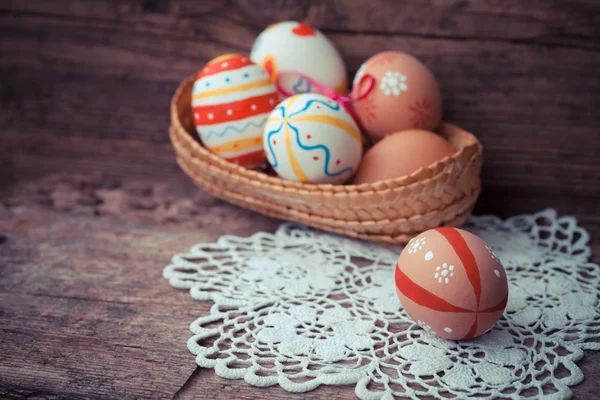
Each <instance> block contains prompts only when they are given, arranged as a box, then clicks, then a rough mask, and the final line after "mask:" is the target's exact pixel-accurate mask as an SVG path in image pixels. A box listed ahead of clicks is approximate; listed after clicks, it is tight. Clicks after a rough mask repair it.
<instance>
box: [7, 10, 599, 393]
mask: <svg viewBox="0 0 600 400" xmlns="http://www.w3.org/2000/svg"><path fill="white" fill-rule="evenodd" d="M362 3H363V2H358V1H350V0H347V1H328V2H325V1H291V0H290V1H286V0H280V1H276V2H272V1H267V0H262V1H261V0H256V1H247V2H242V1H228V2H221V1H202V2H194V1H168V0H167V1H156V0H155V1H152V0H144V1H131V0H126V1H109V0H76V1H64V0H56V1H53V2H45V1H41V0H40V1H8V2H6V1H5V2H1V3H0V79H1V84H0V110H1V111H0V132H1V135H2V136H1V141H0V151H1V154H0V177H1V179H2V181H1V182H2V184H1V186H0V335H1V340H0V397H1V398H25V397H27V398H36V399H40V398H48V399H67V398H68V399H72V398H119V399H129V398H168V397H169V398H170V397H177V398H200V399H213V398H222V399H230V398H246V399H258V398H264V397H268V398H275V399H290V398H307V399H310V398H325V397H334V398H353V397H354V392H353V387H352V386H346V387H343V386H342V387H321V388H319V389H317V390H315V391H313V392H310V393H306V394H302V395H294V394H290V393H287V392H285V391H283V390H282V389H280V388H278V387H273V388H269V389H257V388H252V387H249V386H248V385H246V384H245V383H244V382H243V381H230V380H225V379H221V378H219V377H217V376H215V375H214V373H213V371H211V370H203V369H198V368H196V365H195V363H194V357H193V356H192V355H191V353H189V352H188V350H187V348H186V341H187V339H188V337H189V336H190V332H189V329H188V324H189V323H190V322H192V321H193V320H194V319H195V318H196V317H197V316H199V315H204V314H207V313H208V309H209V307H210V304H208V303H200V302H194V301H193V300H192V299H191V298H190V296H189V294H188V293H187V292H186V291H177V290H175V289H173V288H171V287H170V286H169V285H168V283H167V282H166V281H165V280H164V279H163V278H162V277H161V272H162V269H163V267H164V266H165V265H166V264H168V263H169V259H170V257H171V256H172V255H173V254H174V253H176V252H181V251H185V250H186V249H188V248H189V247H190V246H191V245H192V244H194V243H196V242H199V241H210V240H214V239H216V238H217V237H219V236H220V235H222V234H226V233H228V234H236V235H248V234H251V233H253V232H256V231H259V230H266V231H273V230H274V229H275V227H276V226H277V225H278V223H279V221H275V220H272V219H269V218H266V217H262V216H260V215H257V214H254V213H252V212H249V211H246V210H242V209H239V208H236V207H233V206H230V205H228V204H226V203H224V202H222V201H219V200H216V199H214V198H211V197H210V196H208V195H207V194H206V193H204V192H202V191H201V190H199V189H196V188H194V187H193V186H192V185H191V184H190V182H189V180H188V179H187V178H186V177H185V176H184V175H183V174H182V173H181V172H180V171H179V169H178V168H177V166H176V164H175V161H174V157H173V151H172V149H171V147H170V145H169V142H168V138H167V128H168V124H169V121H168V104H169V99H170V96H171V95H172V93H173V91H174V89H175V87H176V86H177V83H178V81H179V80H180V79H182V78H183V77H185V76H188V75H189V74H191V73H193V72H194V71H196V70H198V69H199V68H200V67H201V66H202V65H203V63H204V62H206V61H207V60H209V59H210V58H212V57H215V56H217V55H219V54H222V53H226V52H248V50H249V48H250V45H251V43H252V41H253V39H254V37H255V36H256V35H257V34H258V33H259V32H260V31H261V29H262V28H263V27H264V26H266V25H267V24H269V23H271V22H274V21H279V20H284V19H295V20H303V21H306V22H308V23H310V24H313V25H315V26H317V27H319V28H321V29H323V30H324V31H325V32H326V33H327V35H328V36H329V37H330V38H331V40H332V41H333V42H334V43H335V44H336V45H337V46H338V47H339V49H340V51H341V52H342V53H343V55H344V58H345V59H346V60H347V64H348V68H349V70H350V71H351V72H352V73H354V72H355V71H356V70H357V68H358V66H359V65H360V63H361V62H362V61H363V60H364V59H366V58H367V57H368V56H369V55H371V54H373V53H375V52H378V51H382V50H386V49H399V50H404V51H407V52H410V53H413V54H415V55H416V56H418V57H420V58H421V59H422V60H423V61H424V62H426V63H427V65H428V66H430V68H431V69H432V70H433V71H434V73H435V74H436V76H437V77H438V79H439V82H440V85H441V87H442V90H443V93H444V95H445V106H446V110H445V119H446V120H448V121H451V122H454V123H457V124H459V125H460V126H462V127H464V128H466V129H468V130H470V131H472V132H474V133H476V134H477V135H478V136H479V138H480V139H481V141H482V143H483V145H484V147H485V161H484V171H483V180H484V191H483V194H482V196H481V199H480V202H479V205H478V208H477V212H479V213H481V212H486V213H488V212H489V213H495V214H498V215H500V216H508V215H512V214H515V213H520V212H533V211H537V210H540V209H543V208H546V207H554V208H556V209H557V210H558V211H559V213H562V214H568V215H574V216H576V217H577V218H578V219H579V221H580V223H581V224H582V225H583V226H584V227H586V228H587V229H588V230H589V231H590V233H591V234H592V236H595V237H596V238H597V237H598V235H600V201H599V200H598V199H599V198H600V158H599V157H598V154H600V140H598V131H599V130H600V119H598V117H597V110H598V109H599V108H600V51H599V50H600V30H599V27H600V20H599V15H600V7H599V6H598V4H597V2H595V1H594V0H587V1H586V0H580V1H577V2H566V1H565V2H558V1H553V2H542V1H536V2H522V1H520V0H511V1H506V2H493V1H487V2H479V1H468V0H455V1H434V2H412V1H411V2H409V1H395V2H392V1H369V2H368V3H367V4H362ZM419 3H422V4H419ZM425 3H427V4H425ZM599 243H600V242H599V241H598V240H597V239H595V240H594V241H593V243H592V246H593V249H594V253H595V255H596V256H595V261H596V262H598V260H599V259H598V257H597V255H598V254H600V244H599ZM578 364H579V365H580V367H581V368H582V369H583V371H584V373H585V374H586V377H587V379H586V381H584V382H583V383H582V384H580V385H578V386H575V387H573V391H574V393H575V396H576V397H577V398H582V399H583V398H595V397H596V396H597V393H598V392H599V391H600V383H599V382H598V380H597V379H595V378H594V377H595V375H597V374H598V373H599V372H600V354H598V353H592V352H587V353H586V355H585V357H584V359H583V360H581V361H580V362H579V363H578Z"/></svg>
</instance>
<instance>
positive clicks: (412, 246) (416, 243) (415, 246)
mask: <svg viewBox="0 0 600 400" xmlns="http://www.w3.org/2000/svg"><path fill="white" fill-rule="evenodd" d="M426 243H427V240H426V238H425V237H422V238H419V239H413V240H411V241H410V242H409V243H408V254H414V253H416V252H417V251H419V250H421V249H423V246H424V245H425V244H426Z"/></svg>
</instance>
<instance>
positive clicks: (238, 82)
mask: <svg viewBox="0 0 600 400" xmlns="http://www.w3.org/2000/svg"><path fill="white" fill-rule="evenodd" d="M265 74H266V73H265V72H264V70H263V69H262V68H261V67H260V66H258V65H256V64H254V63H252V62H251V61H250V60H249V59H248V58H247V57H246V56H241V55H238V54H227V55H223V56H220V57H217V58H215V59H213V60H211V61H210V62H209V63H208V64H206V66H205V67H203V69H202V70H201V71H200V73H199V74H198V76H197V77H196V80H195V82H194V86H193V88H192V99H191V100H192V102H191V103H192V112H193V114H192V115H193V122H194V126H195V127H196V131H197V132H198V134H199V136H200V139H201V140H202V143H203V144H204V146H205V147H206V148H207V149H208V150H210V151H211V152H213V153H215V154H217V155H219V156H221V157H222V158H224V159H226V160H228V161H230V162H234V163H236V164H238V165H244V166H246V167H249V168H253V167H256V166H259V165H261V164H263V163H264V162H265V161H266V157H265V152H264V149H263V146H262V135H263V132H264V126H265V123H266V121H267V117H268V115H269V113H270V112H271V111H272V110H273V106H274V105H275V103H276V102H277V100H278V99H279V94H278V92H277V88H276V87H275V85H273V82H272V81H271V80H270V79H269V78H268V77H267V76H266V75H265ZM256 139H258V140H256ZM236 161H237V162H236Z"/></svg>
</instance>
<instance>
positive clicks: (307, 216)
mask: <svg viewBox="0 0 600 400" xmlns="http://www.w3.org/2000/svg"><path fill="white" fill-rule="evenodd" d="M177 163H178V164H179V166H180V167H181V169H182V170H183V171H184V172H185V173H186V174H188V175H189V176H193V177H194V182H195V183H196V184H197V185H198V182H197V180H196V178H197V177H196V175H197V174H195V173H194V172H193V171H190V170H189V169H188V167H187V166H186V165H185V163H184V162H182V161H181V160H180V159H179V158H177ZM199 180H201V181H202V185H201V186H202V187H203V188H204V189H205V190H206V189H207V188H206V185H208V186H209V190H210V191H215V190H213V189H212V186H216V184H215V183H214V182H207V181H208V180H207V179H204V178H199ZM220 190H221V191H224V192H226V193H227V195H228V196H230V197H233V198H234V199H236V200H237V201H244V202H246V203H247V202H248V196H247V195H243V194H240V193H236V192H233V191H231V190H228V189H226V190H223V188H220ZM479 191H480V190H478V191H477V192H476V193H475V196H473V195H468V196H463V197H462V198H460V199H457V200H456V201H454V202H452V203H451V204H448V205H447V206H445V207H444V208H442V209H438V210H431V211H427V212H425V213H422V214H416V215H413V216H410V217H398V218H394V219H391V218H383V219H380V220H363V221H355V220H345V219H338V218H334V217H324V216H315V215H314V214H311V213H309V212H306V211H301V210H295V209H288V208H287V207H285V206H279V205H275V206H274V205H273V204H270V206H269V209H270V210H271V212H272V213H273V214H277V215H283V214H284V213H285V214H288V215H290V216H292V217H293V218H295V219H302V220H310V221H311V223H312V224H319V225H321V226H323V227H328V228H327V229H333V228H337V229H338V230H339V231H340V232H342V231H345V230H344V229H343V228H342V227H344V226H345V227H369V226H374V225H380V224H382V223H385V224H398V223H403V222H410V221H418V220H420V219H427V218H428V217H432V216H435V215H436V214H439V213H440V212H443V211H444V210H446V209H448V208H451V207H452V206H457V205H462V206H465V209H468V210H470V209H472V208H473V206H474V204H475V201H476V199H477V197H478V195H479ZM217 197H219V196H218V195H217ZM250 202H251V203H253V204H257V205H260V204H264V203H268V202H267V201H265V200H263V199H262V198H260V197H251V201H250ZM262 209H263V210H264V209H265V208H264V207H263V208H262ZM263 213H264V212H263ZM461 215H462V213H461ZM324 229H325V228H324ZM355 232H356V231H355ZM357 233H361V232H357ZM362 233H364V232H362ZM412 233H415V234H417V233H418V232H416V231H415V232H409V233H404V234H409V235H410V234H412ZM364 234H367V233H364ZM384 236H385V235H384Z"/></svg>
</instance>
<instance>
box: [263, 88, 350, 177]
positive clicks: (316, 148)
mask: <svg viewBox="0 0 600 400" xmlns="http://www.w3.org/2000/svg"><path fill="white" fill-rule="evenodd" d="M263 142H264V146H265V152H266V153H267V159H268V161H269V163H270V164H271V166H273V169H275V171H276V172H277V173H278V174H279V176H281V177H282V178H284V179H289V180H294V181H300V182H303V183H343V182H344V181H346V180H348V179H349V178H350V177H351V176H352V175H353V174H354V172H355V171H356V168H357V167H358V165H359V163H360V158H361V153H362V138H361V136H360V131H359V129H358V126H356V123H355V122H354V120H353V119H352V117H351V116H350V114H349V113H348V112H347V111H346V110H345V109H344V107H342V106H341V105H340V104H339V103H337V102H336V101H334V100H331V99H330V98H328V97H325V96H323V95H320V94H316V93H305V94H297V95H294V96H292V97H289V98H288V99H286V100H284V101H283V102H282V103H280V104H279V105H278V106H277V107H276V108H275V109H274V110H273V112H272V113H271V115H270V116H269V119H268V120H267V125H266V127H265V133H264V140H263Z"/></svg>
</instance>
